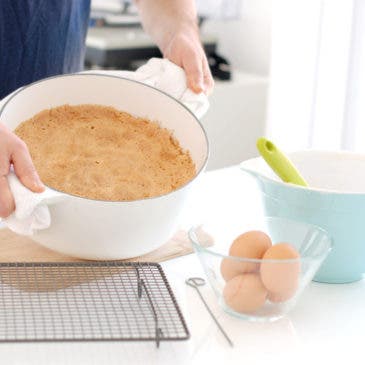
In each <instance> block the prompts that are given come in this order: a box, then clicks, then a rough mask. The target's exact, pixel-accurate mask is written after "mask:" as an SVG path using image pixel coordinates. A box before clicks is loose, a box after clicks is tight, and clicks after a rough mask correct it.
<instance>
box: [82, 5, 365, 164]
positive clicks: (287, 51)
mask: <svg viewBox="0 0 365 365" xmlns="http://www.w3.org/2000/svg"><path fill="white" fill-rule="evenodd" d="M197 7H198V12H199V15H200V19H201V37H202V41H203V43H204V45H205V47H206V49H207V52H208V53H210V54H212V53H213V52H214V53H216V54H218V56H220V57H223V58H224V61H227V63H228V64H229V65H224V64H223V66H221V68H220V70H216V76H217V77H216V87H215V90H214V93H213V94H212V95H211V97H210V102H211V107H210V110H209V112H208V114H207V115H206V116H205V117H204V119H203V123H204V126H205V128H206V130H207V133H208V136H209V139H210V142H211V159H210V163H209V165H208V169H216V168H220V167H224V166H228V165H232V164H235V163H238V162H240V161H242V160H244V159H247V158H250V157H253V156H255V155H256V154H257V153H256V149H255V140H256V138H257V137H258V136H261V135H267V136H269V137H271V138H273V139H274V140H275V141H276V142H277V143H278V144H280V146H281V147H282V148H284V149H285V150H287V151H291V150H295V149H303V148H318V149H349V150H358V151H360V150H364V148H365V147H364V146H365V143H364V142H365V141H364V139H365V124H364V123H362V120H363V119H364V117H365V107H364V103H361V100H362V99H363V96H365V72H364V70H362V67H361V65H362V64H364V61H365V60H364V58H365V44H364V34H365V32H364V29H363V28H364V27H365V25H364V24H365V22H363V20H364V17H365V15H364V14H365V2H364V1H362V0H321V1H319V0H306V1H301V0H295V1H292V0H197ZM92 17H93V19H92V21H91V27H90V31H89V35H88V39H87V47H88V49H87V67H89V68H90V67H91V68H98V67H102V68H106V67H107V68H135V67H137V66H138V65H139V64H140V63H141V62H143V59H148V58H149V57H151V56H158V55H159V53H158V50H157V49H156V48H155V47H154V45H153V43H152V42H151V41H150V40H149V38H148V36H147V35H145V34H144V33H143V31H142V30H141V29H140V25H139V22H138V15H137V14H136V13H135V9H134V7H133V5H132V4H131V1H123V0H93V16H92ZM121 59H123V62H121ZM126 59H127V60H129V61H130V62H129V61H128V62H126ZM218 73H219V75H218ZM226 78H229V80H226Z"/></svg>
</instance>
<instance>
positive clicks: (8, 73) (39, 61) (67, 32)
mask: <svg viewBox="0 0 365 365" xmlns="http://www.w3.org/2000/svg"><path fill="white" fill-rule="evenodd" d="M89 13H90V0H0V99H2V98H3V97H4V96H6V95H7V94H9V93H10V92H12V91H14V90H15V89H17V88H19V87H20V86H23V85H26V84H29V83H31V82H33V81H36V80H39V79H42V78H45V77H48V76H53V75H58V74H64V73H70V72H77V71H80V70H82V68H83V62H84V49H85V37H86V32H87V26H88V21H89Z"/></svg>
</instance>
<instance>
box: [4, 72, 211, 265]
mask: <svg viewBox="0 0 365 365" xmlns="http://www.w3.org/2000/svg"><path fill="white" fill-rule="evenodd" d="M63 104H70V105H76V104H100V105H106V106H112V107H115V108H117V109H119V110H123V111H126V112H128V113H130V114H132V115H135V116H139V117H145V118H148V119H150V120H154V121H158V122H159V123H160V124H161V126H162V127H165V128H167V129H169V130H171V131H172V132H173V134H174V136H175V137H176V138H177V140H178V141H179V142H180V145H181V146H182V148H184V149H187V150H189V151H190V154H191V157H192V159H193V161H194V162H195V165H196V170H197V174H196V177H197V176H198V175H199V174H201V172H202V171H203V170H204V168H205V166H206V162H207V158H208V140H207V136H206V133H205V131H204V129H203V127H202V125H201V124H200V122H199V120H198V119H197V118H196V117H195V116H194V114H193V113H191V112H190V111H189V110H188V109H187V108H186V107H185V106H184V105H183V104H181V103H180V102H179V101H177V100H175V99H174V98H172V97H170V96H169V95H167V94H165V93H163V92H161V91H159V90H157V89H155V88H153V87H150V86H147V85H144V84H142V83H139V82H136V81H132V80H128V79H124V78H120V77H116V76H110V75H101V74H73V75H63V76H56V77H51V78H48V79H44V80H41V81H38V82H35V83H33V84H31V85H29V86H26V87H24V88H22V89H20V90H18V91H17V92H15V93H13V94H12V95H11V96H10V97H9V98H8V99H7V101H6V103H5V104H4V105H3V107H2V109H1V110H0V121H1V122H2V123H4V124H5V125H7V126H8V127H9V128H10V129H12V130H14V129H15V128H16V127H17V126H18V125H19V124H20V123H21V122H23V121H25V120H27V119H28V118H30V117H32V116H33V115H35V114H36V113H38V112H40V111H41V110H44V109H48V108H52V107H56V106H59V105H63ZM45 158H47V156H45ZM111 158H113V156H111ZM196 177H195V178H194V179H193V180H191V181H190V182H189V183H187V184H186V185H185V186H183V187H181V188H179V189H178V190H175V191H173V192H171V193H168V194H165V195H162V196H158V197H153V198H149V199H141V200H136V201H123V202H113V201H100V200H92V199H86V198H80V197H77V196H73V195H69V194H64V198H63V199H61V201H56V202H55V203H54V204H51V205H50V206H49V209H50V213H51V219H52V223H51V226H50V227H49V228H47V229H45V230H41V231H38V232H37V233H36V234H35V235H34V236H33V237H32V238H33V239H34V240H35V241H36V242H38V243H40V244H42V245H43V246H46V247H48V248H50V249H52V250H55V251H58V252H61V253H64V254H67V255H71V256H75V257H79V258H84V259H125V258H130V257H135V256H139V255H143V254H145V253H148V252H150V251H152V250H154V249H156V248H158V247H159V246H161V245H162V244H164V243H165V242H166V241H167V240H168V239H169V238H170V237H171V235H172V234H173V233H174V231H175V230H176V229H177V226H178V222H179V219H178V218H179V214H180V213H181V211H182V208H183V205H184V202H185V201H186V197H187V194H188V193H189V190H190V188H191V186H192V185H193V184H192V183H193V181H194V180H195V179H196ZM47 188H48V189H50V188H49V187H47Z"/></svg>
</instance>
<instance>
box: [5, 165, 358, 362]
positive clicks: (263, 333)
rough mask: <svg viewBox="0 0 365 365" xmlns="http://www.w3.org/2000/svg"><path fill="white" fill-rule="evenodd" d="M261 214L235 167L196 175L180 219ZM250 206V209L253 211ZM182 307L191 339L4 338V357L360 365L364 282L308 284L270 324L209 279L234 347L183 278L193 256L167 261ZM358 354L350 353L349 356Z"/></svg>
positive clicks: (194, 263) (193, 268)
mask: <svg viewBox="0 0 365 365" xmlns="http://www.w3.org/2000/svg"><path fill="white" fill-rule="evenodd" d="M232 201H235V202H236V203H235V204H236V207H238V205H239V204H243V202H244V203H245V207H244V209H245V211H250V212H251V214H259V213H260V206H259V196H258V192H257V190H256V187H255V185H254V183H253V181H252V180H251V179H250V178H248V177H246V176H244V174H243V173H241V172H240V171H239V170H238V168H237V167H234V168H228V169H224V170H217V171H213V172H209V173H206V174H205V175H203V176H202V177H201V179H200V181H198V183H197V186H196V189H195V191H194V193H193V195H192V197H191V199H190V201H189V204H188V207H187V209H186V212H185V215H184V218H183V223H184V225H189V224H191V223H199V222H200V221H202V220H204V218H206V217H207V216H209V214H212V212H213V211H214V209H232ZM250 209H251V210H250ZM163 268H164V270H165V272H166V275H167V277H168V279H169V281H170V284H171V286H172V287H173V289H174V291H175V294H176V297H177V298H178V302H179V304H180V306H181V308H182V310H183V313H184V315H185V318H186V320H187V323H188V327H189V329H190V332H191V339H190V340H188V341H184V342H175V343H162V344H161V347H160V348H159V349H156V348H155V346H154V344H152V343H120V342H112V343H98V342H92V343H38V344H34V343H33V344H0V362H1V364H7V365H10V364H37V365H42V364H47V365H48V364H88V365H93V364H109V365H112V364H174V365H175V364H249V365H252V364H281V365H282V364H302V363H303V364H304V363H311V364H318V363H320V362H322V363H323V364H330V363H332V364H338V363H341V362H342V361H346V363H348V364H362V363H364V360H362V359H363V357H364V356H363V353H364V350H363V347H362V346H363V343H364V335H363V333H364V331H365V281H364V280H362V281H359V282H356V283H353V284H343V285H333V284H332V285H328V284H318V283H311V284H310V285H309V287H308V288H307V289H306V290H305V292H304V293H303V296H302V297H301V298H300V301H299V303H298V304H297V306H296V308H294V309H293V311H292V312H291V313H290V314H289V315H288V316H287V317H285V318H283V319H281V320H279V321H276V322H273V323H251V322H247V321H243V320H239V319H237V318H233V317H230V316H229V315H228V314H226V313H225V312H223V311H222V310H221V309H220V308H219V306H218V304H217V302H216V300H215V297H214V295H213V292H212V291H211V290H210V288H209V287H208V286H206V287H204V288H203V289H202V292H203V295H204V296H205V298H206V300H207V301H208V303H209V305H210V306H211V308H212V310H213V311H214V313H215V314H216V316H217V317H218V318H219V320H220V322H221V324H222V325H223V327H224V328H225V330H226V332H227V333H228V334H229V335H230V337H231V338H232V340H233V342H234V345H235V346H234V348H231V347H229V346H228V344H227V343H226V341H225V339H224V338H223V337H222V335H221V333H220V332H219V331H218V330H217V328H216V325H215V323H214V322H213V321H212V320H211V318H210V317H209V314H208V312H207V311H206V310H205V308H204V306H203V304H202V303H201V302H200V300H199V298H198V296H197V295H196V293H195V291H194V289H192V288H190V287H187V286H186V285H185V284H184V281H185V279H186V278H188V277H190V276H203V277H204V274H203V272H202V269H201V267H200V264H199V262H198V260H197V258H196V257H195V255H189V256H185V257H181V258H178V259H174V260H171V261H169V262H166V263H164V264H163ZM353 358H355V359H357V360H351V359H353Z"/></svg>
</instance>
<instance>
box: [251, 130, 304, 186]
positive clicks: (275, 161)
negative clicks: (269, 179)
mask: <svg viewBox="0 0 365 365" xmlns="http://www.w3.org/2000/svg"><path fill="white" fill-rule="evenodd" d="M257 149H258V150H259V152H260V155H261V156H262V157H263V159H264V160H265V161H266V162H267V164H268V165H269V166H270V167H271V169H272V170H273V171H274V172H275V173H276V175H278V176H279V177H280V179H282V180H283V181H284V182H287V183H291V184H295V185H301V186H308V184H307V182H306V181H305V180H304V178H303V177H302V176H301V174H300V173H299V171H298V170H297V169H296V168H295V166H294V165H293V163H292V162H291V161H290V160H289V158H288V157H287V156H285V154H284V153H283V152H281V151H280V150H279V148H277V147H276V146H275V144H274V143H272V142H271V141H269V140H268V139H266V138H263V137H261V138H259V139H258V140H257Z"/></svg>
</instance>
